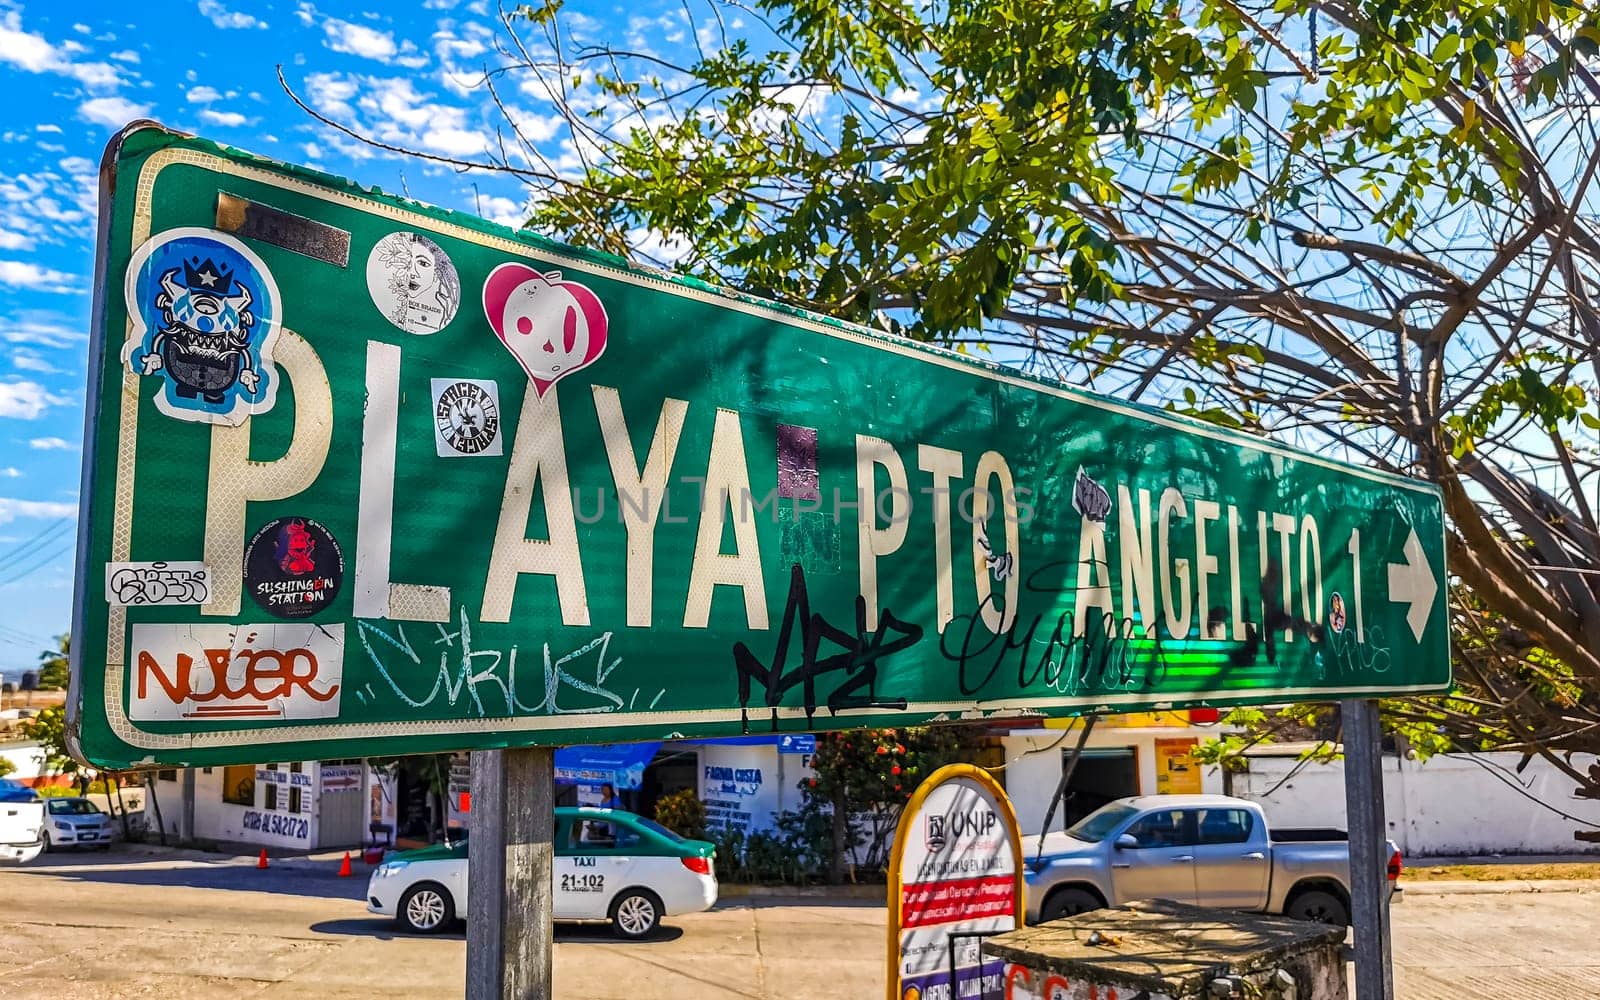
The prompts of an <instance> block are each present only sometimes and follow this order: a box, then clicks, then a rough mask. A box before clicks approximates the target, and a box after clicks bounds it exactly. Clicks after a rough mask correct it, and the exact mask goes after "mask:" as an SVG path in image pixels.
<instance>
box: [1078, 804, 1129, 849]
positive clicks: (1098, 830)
mask: <svg viewBox="0 0 1600 1000" xmlns="http://www.w3.org/2000/svg"><path fill="white" fill-rule="evenodd" d="M1138 811H1139V810H1137V809H1135V808H1133V807H1132V806H1124V805H1115V804H1113V805H1109V806H1103V807H1102V808H1100V809H1097V810H1095V811H1094V812H1092V813H1090V814H1089V815H1087V816H1085V817H1084V818H1083V819H1080V820H1078V822H1077V823H1076V824H1075V825H1073V826H1072V828H1071V829H1069V830H1067V836H1069V837H1072V838H1073V839H1075V840H1086V841H1088V842H1089V843H1091V844H1098V843H1100V841H1102V840H1104V839H1106V838H1107V837H1109V836H1111V831H1112V830H1115V829H1116V828H1117V827H1118V826H1120V825H1122V821H1123V820H1125V819H1127V818H1128V817H1130V816H1132V815H1133V814H1134V813H1136V812H1138Z"/></svg>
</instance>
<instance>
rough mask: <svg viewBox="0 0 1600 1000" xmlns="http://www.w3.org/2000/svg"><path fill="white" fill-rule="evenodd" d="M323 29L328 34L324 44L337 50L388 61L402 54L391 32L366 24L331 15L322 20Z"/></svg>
mask: <svg viewBox="0 0 1600 1000" xmlns="http://www.w3.org/2000/svg"><path fill="white" fill-rule="evenodd" d="M322 31H323V33H324V34H326V35H327V36H328V37H327V39H326V40H325V41H324V42H323V44H324V45H326V46H328V48H330V49H332V50H333V51H335V52H345V53H348V54H350V55H353V56H361V57H363V58H365V59H376V60H378V61H379V62H388V61H389V60H390V59H393V58H394V57H395V56H397V55H399V54H400V46H398V45H396V44H395V41H394V35H393V34H392V33H391V32H387V31H378V30H377V29H376V28H369V27H367V26H366V25H364V24H352V23H351V22H349V21H341V20H339V19H338V18H336V17H330V18H328V19H327V20H326V21H323V22H322Z"/></svg>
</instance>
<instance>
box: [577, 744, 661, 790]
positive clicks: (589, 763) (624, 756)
mask: <svg viewBox="0 0 1600 1000" xmlns="http://www.w3.org/2000/svg"><path fill="white" fill-rule="evenodd" d="M660 748H661V744H660V743H659V742H657V743H617V744H612V745H606V744H602V745H600V746H592V747H563V748H562V749H560V750H557V751H556V783H557V784H560V785H600V784H607V783H609V784H610V785H612V786H613V787H614V788H616V789H617V790H618V791H621V790H623V789H634V788H638V787H639V785H640V784H641V783H642V782H643V780H644V769H645V765H647V764H649V763H650V761H651V759H653V758H654V757H655V755H656V751H657V750H659V749H660Z"/></svg>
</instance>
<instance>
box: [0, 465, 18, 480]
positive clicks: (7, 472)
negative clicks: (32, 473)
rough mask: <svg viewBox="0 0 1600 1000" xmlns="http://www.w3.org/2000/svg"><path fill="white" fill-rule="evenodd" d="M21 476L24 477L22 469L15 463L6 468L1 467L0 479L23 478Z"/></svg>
mask: <svg viewBox="0 0 1600 1000" xmlns="http://www.w3.org/2000/svg"><path fill="white" fill-rule="evenodd" d="M21 478H22V470H21V469H19V468H17V467H16V466H14V465H8V466H6V467H5V468H3V469H0V479H21Z"/></svg>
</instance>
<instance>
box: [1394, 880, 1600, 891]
mask: <svg viewBox="0 0 1600 1000" xmlns="http://www.w3.org/2000/svg"><path fill="white" fill-rule="evenodd" d="M1400 887H1401V888H1402V889H1404V890H1405V894H1406V895H1407V896H1492V895H1495V894H1498V893H1513V892H1600V879H1587V878H1541V879H1503V880H1500V881H1482V882H1480V881H1476V880H1473V879H1449V880H1445V879H1441V880H1439V881H1437V882H1407V881H1406V880H1405V877H1404V876H1401V878H1400Z"/></svg>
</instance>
